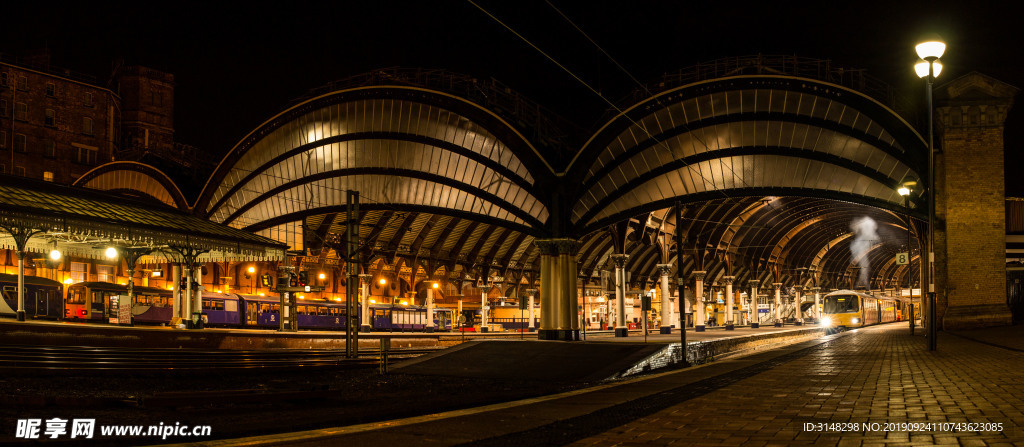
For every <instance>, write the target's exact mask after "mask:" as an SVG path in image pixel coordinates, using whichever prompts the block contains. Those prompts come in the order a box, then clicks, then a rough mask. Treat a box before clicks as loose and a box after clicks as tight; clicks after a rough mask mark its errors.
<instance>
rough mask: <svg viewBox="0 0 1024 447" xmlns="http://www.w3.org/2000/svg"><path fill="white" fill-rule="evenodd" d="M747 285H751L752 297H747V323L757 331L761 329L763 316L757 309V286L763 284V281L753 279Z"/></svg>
mask: <svg viewBox="0 0 1024 447" xmlns="http://www.w3.org/2000/svg"><path fill="white" fill-rule="evenodd" d="M747 284H750V296H748V297H747V304H748V305H747V323H748V324H750V328H751V329H757V328H759V327H761V323H760V319H761V314H760V311H759V310H758V309H757V285H758V284H761V281H760V280H757V279H751V280H750V281H747Z"/></svg>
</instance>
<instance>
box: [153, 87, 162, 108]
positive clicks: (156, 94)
mask: <svg viewBox="0 0 1024 447" xmlns="http://www.w3.org/2000/svg"><path fill="white" fill-rule="evenodd" d="M150 95H152V102H153V105H154V106H162V105H164V97H163V95H161V94H160V91H159V90H155V89H154V90H153V91H151V92H150Z"/></svg>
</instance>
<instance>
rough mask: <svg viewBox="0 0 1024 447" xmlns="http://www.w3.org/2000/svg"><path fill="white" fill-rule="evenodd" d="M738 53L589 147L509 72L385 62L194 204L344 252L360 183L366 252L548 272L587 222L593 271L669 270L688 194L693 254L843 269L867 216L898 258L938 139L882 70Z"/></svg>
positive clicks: (421, 264) (885, 249)
mask: <svg viewBox="0 0 1024 447" xmlns="http://www.w3.org/2000/svg"><path fill="white" fill-rule="evenodd" d="M736 61H740V62H741V63H739V64H732V65H730V64H722V68H723V69H722V70H716V71H711V72H707V71H705V72H704V75H703V76H702V77H696V78H695V77H688V76H680V77H679V78H678V79H677V82H675V83H672V82H669V83H663V84H662V85H660V86H659V88H658V89H657V91H656V92H654V93H652V92H651V91H650V90H648V91H646V94H645V95H643V96H642V97H641V99H639V100H638V101H637V102H636V103H634V104H632V105H631V106H629V107H626V108H624V109H623V111H622V112H621V113H618V114H617V115H616V116H614V117H612V118H611V119H609V120H608V121H607V122H606V123H605V124H604V125H603V126H601V127H600V129H599V130H598V131H597V132H596V133H594V134H593V135H592V136H591V137H590V138H589V139H588V140H587V141H586V142H585V143H583V144H576V145H573V144H572V143H571V142H569V141H568V140H567V139H566V138H565V137H564V136H563V135H564V134H565V132H560V131H559V128H558V125H554V124H553V123H554V120H553V119H552V118H550V116H549V114H548V113H547V112H545V111H544V110H543V109H541V108H540V107H539V106H536V105H535V104H533V103H530V102H528V101H525V100H524V99H523V98H522V97H519V96H518V95H516V94H514V93H513V92H511V91H510V90H509V89H507V88H494V87H496V86H497V84H496V83H495V82H493V81H492V82H491V83H482V82H478V81H475V80H471V79H469V78H465V77H462V76H458V75H451V74H443V73H437V72H432V73H429V74H427V75H424V73H421V72H418V71H417V72H415V73H414V74H413V75H410V73H412V72H409V71H406V72H401V71H380V72H375V73H373V74H371V75H368V76H364V77H361V78H359V82H354V83H353V82H351V80H350V82H347V83H340V84H334V85H332V86H329V88H327V89H324V90H322V91H320V92H317V94H315V95H312V96H311V97H310V98H309V99H306V100H304V101H302V102H300V103H298V104H296V105H295V106H293V107H290V108H289V109H287V110H285V111H284V112H281V113H280V114H278V115H277V116H275V117H273V118H272V119H270V120H268V121H267V122H265V123H264V124H263V125H261V126H260V127H258V128H257V129H255V130H254V131H253V132H252V133H250V134H249V135H248V136H246V137H245V138H244V139H242V141H241V142H240V143H239V144H238V145H236V146H235V147H234V148H233V149H232V150H231V151H230V153H229V154H228V155H227V156H226V157H225V158H224V160H223V161H222V162H221V163H220V165H219V166H218V168H217V170H216V171H215V173H214V175H213V176H212V178H211V180H210V181H209V182H208V184H207V186H206V187H205V188H204V190H203V193H202V194H201V196H200V199H199V201H198V202H197V203H196V206H195V208H196V210H197V212H198V213H199V214H201V215H203V216H206V217H208V218H210V219H211V220H213V221H214V222H218V223H224V224H227V225H230V226H233V227H236V228H242V229H246V230H250V231H255V232H258V233H259V234H261V235H264V236H268V237H271V238H273V239H276V240H280V241H282V242H285V243H288V244H289V245H291V246H292V247H293V248H297V249H308V251H307V253H309V252H312V253H320V254H321V256H329V255H330V254H332V253H333V252H332V251H331V250H332V249H333V248H335V247H338V246H340V242H341V241H342V235H343V233H344V228H345V222H344V209H345V202H346V197H345V191H347V190H357V191H359V192H360V198H361V205H360V206H361V214H360V217H359V225H360V236H361V238H362V240H363V249H364V251H365V253H366V254H367V255H368V256H370V257H373V259H374V262H375V263H377V264H380V261H382V260H383V261H384V263H385V264H387V263H391V264H392V266H394V265H395V263H396V262H398V261H401V262H400V263H399V264H404V265H405V266H406V268H408V267H410V266H413V267H412V268H422V269H423V270H424V272H423V273H424V274H425V275H435V274H436V273H437V272H439V271H443V272H445V274H450V275H452V277H455V276H459V277H461V276H464V275H470V276H472V275H474V274H477V275H487V274H488V272H499V273H500V272H506V271H509V270H517V271H519V272H520V274H522V272H524V271H536V263H535V261H536V258H537V255H538V251H537V250H536V248H535V247H534V244H533V241H534V240H535V239H536V238H543V237H551V236H555V237H575V238H579V239H580V240H581V247H580V255H579V258H578V260H579V262H580V271H581V272H582V275H583V276H585V277H597V276H598V271H599V270H602V269H607V268H609V264H608V262H607V261H608V256H609V255H610V254H612V253H618V252H623V251H624V252H626V253H630V254H631V255H632V256H631V261H630V268H631V270H630V271H631V272H633V277H634V282H635V281H636V280H638V279H639V280H640V281H644V280H645V279H653V278H655V277H656V276H657V274H658V273H657V269H656V267H655V266H656V265H657V264H660V263H666V262H676V261H675V254H674V253H676V251H677V250H676V249H675V247H674V243H673V242H672V241H671V240H670V239H669V238H666V235H671V234H672V232H673V230H674V227H675V225H676V223H675V216H674V211H673V210H674V207H675V206H682V207H684V209H685V213H684V221H683V222H682V225H684V226H685V230H686V233H687V241H686V242H684V246H683V249H682V252H683V264H684V268H685V270H687V271H692V270H694V269H698V270H700V269H704V270H708V271H709V272H712V274H714V275H716V276H715V277H720V276H723V275H725V274H731V275H733V276H740V277H742V278H743V279H755V278H758V279H766V278H769V277H771V278H776V279H780V280H781V279H782V278H785V279H786V281H787V282H789V283H794V282H800V281H804V279H805V278H807V277H811V276H813V277H814V278H819V282H821V281H824V280H823V279H821V278H826V279H827V277H828V275H832V278H834V279H833V282H841V279H839V278H840V275H849V272H850V267H851V261H850V255H849V241H848V240H847V239H848V235H849V234H850V227H849V226H850V223H851V222H852V220H854V219H856V218H858V217H861V216H869V217H872V219H874V220H876V221H877V223H878V228H879V235H880V237H884V238H888V239H892V241H889V240H888V239H886V241H883V242H880V243H879V244H876V246H873V247H872V249H871V250H870V254H869V255H868V257H869V258H871V261H872V265H884V264H886V262H885V260H886V259H888V258H889V257H891V255H892V254H893V253H895V250H896V249H897V248H896V247H897V245H894V244H897V242H901V243H902V245H903V246H905V245H906V242H905V240H906V239H905V237H904V238H902V239H900V240H899V241H896V239H895V237H896V235H899V234H906V229H907V225H906V223H905V222H906V221H905V219H904V216H903V213H904V212H906V209H905V208H904V202H903V198H902V197H901V196H899V195H898V194H897V193H896V188H897V187H898V186H900V185H901V184H903V183H904V182H907V181H915V180H918V179H920V178H922V174H921V173H922V172H925V171H924V166H925V163H926V152H925V150H924V147H925V146H924V142H923V140H922V139H921V137H920V136H919V135H918V134H917V132H916V131H915V130H914V129H913V128H912V126H911V125H910V124H908V123H907V122H906V121H905V120H904V119H903V118H901V116H900V115H898V114H897V113H896V112H894V111H893V108H892V107H891V106H890V105H887V104H883V103H882V102H880V101H878V100H876V99H874V98H873V97H872V96H871V95H869V94H868V93H870V92H868V93H865V92H864V91H862V90H863V89H861V90H858V89H855V88H851V87H849V86H848V85H851V84H852V85H861V86H863V85H865V84H864V78H863V77H858V76H854V77H852V78H851V77H850V76H848V75H849V72H846V74H844V75H843V76H841V77H840V78H836V77H835V74H836V71H835V70H832V69H831V68H829V66H828V65H827V64H826V66H825V68H824V69H822V64H821V61H816V63H817V64H818V65H817V66H818V72H817V74H814V73H809V72H807V71H806V70H804V68H806V67H803V66H802V65H801V63H806V62H807V60H788V59H787V60H783V63H782V64H781V68H780V67H779V64H775V63H774V62H773V61H771V60H765V59H764V58H761V57H758V58H757V60H756V63H751V62H750V60H742V59H736ZM716 66H717V65H716ZM787 67H789V69H787ZM847 81H853V82H847ZM858 82H859V84H858ZM481 92H483V93H481ZM574 147H575V148H576V149H573V148H574ZM916 194H918V195H920V194H921V191H916ZM919 202H920V199H919V198H918V196H914V198H913V200H912V201H911V203H910V205H911V207H910V213H911V214H913V215H914V216H915V217H917V218H920V217H921V216H922V215H923V213H922V212H921V211H920V210H921V209H922V208H923V207H922V206H921V203H919ZM339 213H340V214H339ZM844 235H846V236H844ZM658 241H661V242H658ZM364 259H365V258H364ZM375 265H376V264H375ZM697 267H700V268H697ZM392 268H398V267H392ZM800 268H809V269H811V271H813V272H816V274H815V275H810V274H808V273H807V271H806V270H799V269H800ZM880 268H886V269H889V270H890V271H895V269H896V267H884V266H883V267H880ZM504 275H505V276H509V275H508V274H507V273H506V274H504ZM535 276H536V275H534V277H535ZM776 279H772V281H775V280H776Z"/></svg>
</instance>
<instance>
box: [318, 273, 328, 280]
mask: <svg viewBox="0 0 1024 447" xmlns="http://www.w3.org/2000/svg"><path fill="white" fill-rule="evenodd" d="M318 277H319V278H320V279H327V274H326V273H320V275H319V276H318Z"/></svg>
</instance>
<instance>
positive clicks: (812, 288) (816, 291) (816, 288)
mask: <svg viewBox="0 0 1024 447" xmlns="http://www.w3.org/2000/svg"><path fill="white" fill-rule="evenodd" d="M811 290H813V291H814V293H818V292H821V287H811Z"/></svg>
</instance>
